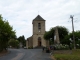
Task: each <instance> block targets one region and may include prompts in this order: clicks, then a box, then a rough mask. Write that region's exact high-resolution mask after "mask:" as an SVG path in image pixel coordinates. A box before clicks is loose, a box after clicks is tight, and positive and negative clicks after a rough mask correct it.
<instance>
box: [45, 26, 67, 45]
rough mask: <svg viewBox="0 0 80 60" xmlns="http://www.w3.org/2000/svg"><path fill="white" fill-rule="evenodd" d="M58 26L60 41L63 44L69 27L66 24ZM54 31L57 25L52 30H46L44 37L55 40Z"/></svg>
mask: <svg viewBox="0 0 80 60" xmlns="http://www.w3.org/2000/svg"><path fill="white" fill-rule="evenodd" d="M57 28H58V33H59V39H60V43H62V44H63V41H64V38H65V36H66V35H68V33H69V32H68V29H67V28H66V27H64V26H57ZM54 32H55V27H54V28H51V29H50V31H47V32H45V34H44V39H46V40H50V39H51V40H52V42H54ZM64 43H66V42H64Z"/></svg>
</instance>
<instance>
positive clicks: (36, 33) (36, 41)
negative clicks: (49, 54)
mask: <svg viewBox="0 0 80 60" xmlns="http://www.w3.org/2000/svg"><path fill="white" fill-rule="evenodd" d="M32 24H33V35H32V36H33V48H35V47H46V40H44V38H43V35H44V33H45V20H44V19H43V18H42V17H41V16H40V15H38V16H37V17H36V18H35V19H33V22H32Z"/></svg>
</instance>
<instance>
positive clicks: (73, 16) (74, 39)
mask: <svg viewBox="0 0 80 60" xmlns="http://www.w3.org/2000/svg"><path fill="white" fill-rule="evenodd" d="M73 17H74V16H72V15H70V18H71V19H72V33H73V44H74V49H76V46H75V36H74V24H73Z"/></svg>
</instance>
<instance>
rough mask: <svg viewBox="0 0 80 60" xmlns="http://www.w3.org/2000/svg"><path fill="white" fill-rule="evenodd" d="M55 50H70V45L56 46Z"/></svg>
mask: <svg viewBox="0 0 80 60" xmlns="http://www.w3.org/2000/svg"><path fill="white" fill-rule="evenodd" d="M55 49H56V50H68V49H69V45H62V44H60V45H55Z"/></svg>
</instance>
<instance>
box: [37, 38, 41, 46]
mask: <svg viewBox="0 0 80 60" xmlns="http://www.w3.org/2000/svg"><path fill="white" fill-rule="evenodd" d="M38 46H39V47H40V46H41V37H38Z"/></svg>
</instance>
